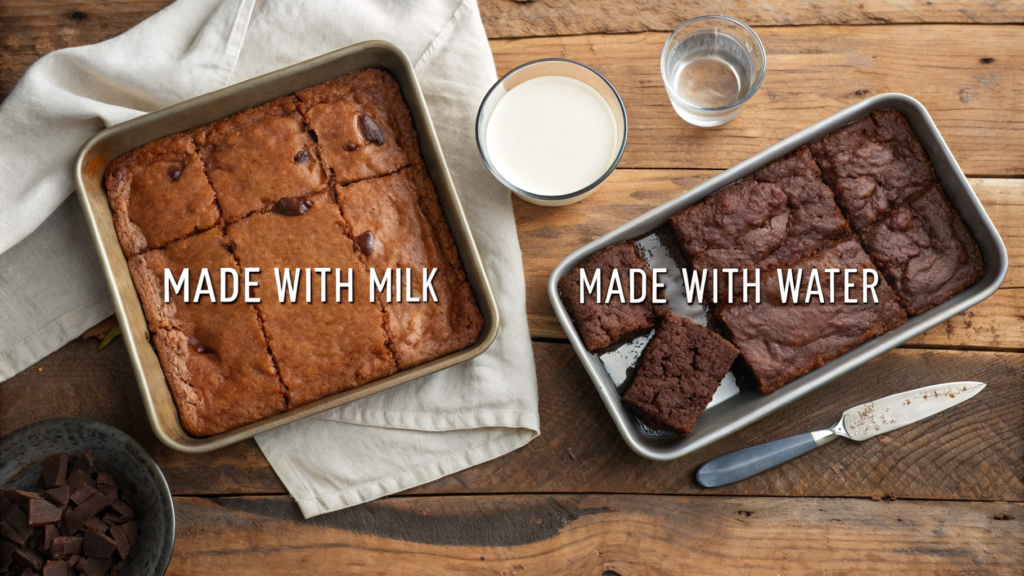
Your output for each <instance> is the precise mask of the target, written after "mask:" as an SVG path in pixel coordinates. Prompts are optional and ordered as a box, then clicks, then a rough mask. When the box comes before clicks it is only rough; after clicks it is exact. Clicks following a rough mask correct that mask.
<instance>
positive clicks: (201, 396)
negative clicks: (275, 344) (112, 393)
mask: <svg viewBox="0 0 1024 576" xmlns="http://www.w3.org/2000/svg"><path fill="white" fill-rule="evenodd" d="M197 263H201V265H202V266H203V267H207V268H209V269H210V271H211V274H212V281H213V284H214V289H215V293H216V294H217V295H218V297H219V295H220V290H219V270H220V268H234V269H235V270H236V271H237V270H238V267H237V266H236V265H235V261H234V259H233V258H232V256H231V253H230V252H229V251H228V249H227V247H226V241H225V239H224V237H223V235H222V233H221V231H220V230H218V229H214V230H208V231H206V232H203V233H201V234H198V235H196V236H192V237H189V238H185V239H183V240H179V241H177V242H173V243H171V244H169V245H168V246H167V247H166V248H163V249H157V250H150V251H149V252H146V253H144V254H141V255H138V256H133V257H132V258H130V259H129V260H128V268H129V270H131V274H132V279H133V280H134V281H135V287H136V289H137V290H138V293H139V298H140V299H141V300H142V307H143V310H145V312H146V319H147V320H148V322H149V329H150V331H151V332H152V333H153V336H152V340H153V345H154V346H155V347H156V351H157V355H158V356H159V358H160V364H161V365H162V366H163V369H164V374H166V376H167V383H168V385H169V386H170V389H171V393H172V395H173V396H174V400H175V403H177V405H178V413H179V415H180V417H181V425H182V427H183V428H184V429H185V431H186V432H188V433H189V434H191V435H193V436H200V437H202V436H212V435H214V434H218V433H220V432H224V431H226V430H231V429H232V428H237V427H238V426H242V425H243V424H248V423H250V422H255V421H256V420H261V419H263V418H267V417H269V416H273V415H274V414H277V413H278V412H281V411H283V410H284V409H285V408H286V404H285V396H284V387H283V386H282V385H281V380H280V379H279V378H278V376H277V371H276V369H275V367H274V363H273V361H272V360H271V357H270V354H269V353H268V352H267V341H266V340H265V339H264V337H263V332H262V331H261V330H260V325H259V320H258V318H257V312H256V309H255V308H254V307H253V306H252V305H251V304H246V303H244V302H243V301H242V299H241V297H239V299H238V300H236V301H235V302H234V303H229V304H226V303H222V302H217V303H216V304H214V303H211V301H210V299H209V298H206V297H203V298H202V299H201V301H200V302H198V303H189V304H185V303H184V301H183V300H182V296H181V295H179V294H171V297H170V300H171V301H170V302H169V303H167V304H165V303H164V297H163V296H164V293H163V288H164V269H165V268H168V269H170V270H171V271H172V273H173V274H174V276H175V278H177V277H179V276H180V274H181V270H182V269H183V268H189V267H190V268H191V270H190V272H191V273H192V274H193V275H197V274H198V273H199V270H198V268H197V266H196V265H197ZM196 279H197V276H193V277H192V282H191V284H192V288H194V286H195V282H196ZM190 296H191V295H190Z"/></svg>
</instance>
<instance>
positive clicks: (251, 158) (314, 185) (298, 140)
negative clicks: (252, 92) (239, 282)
mask: <svg viewBox="0 0 1024 576" xmlns="http://www.w3.org/2000/svg"><path fill="white" fill-rule="evenodd" d="M298 104H299V101H298V100H297V99H296V98H295V97H294V96H285V97H284V98H279V99H277V100H274V101H273V102H268V103H267V104H264V105H262V106H258V107H256V108H249V109H248V110H243V111H241V112H239V113H237V114H235V115H233V116H228V117H227V118H224V119H223V120H218V121H217V122H214V123H213V124H208V125H206V126H203V127H201V128H197V129H196V130H195V131H194V132H193V135H194V137H195V140H196V145H197V146H198V149H199V155H200V156H201V157H202V158H203V162H204V163H205V165H206V173H207V174H208V175H209V177H210V182H211V183H212V184H213V189H214V191H215V192H216V194H217V201H218V202H219V203H220V207H221V210H223V212H224V219H225V221H227V222H234V221H236V220H238V219H239V218H242V217H244V216H246V215H247V214H251V213H252V212H256V211H259V210H261V209H265V208H267V207H269V206H272V205H273V204H274V203H275V202H277V201H278V200H281V199H282V198H296V197H302V196H308V195H310V194H314V193H316V192H320V191H322V190H323V189H324V187H325V186H326V185H327V176H326V173H325V172H324V170H323V168H321V166H320V162H319V160H318V159H317V154H316V150H315V143H314V142H313V139H312V138H311V137H310V136H309V134H307V133H306V128H305V124H304V123H303V120H302V115H301V114H299V112H298Z"/></svg>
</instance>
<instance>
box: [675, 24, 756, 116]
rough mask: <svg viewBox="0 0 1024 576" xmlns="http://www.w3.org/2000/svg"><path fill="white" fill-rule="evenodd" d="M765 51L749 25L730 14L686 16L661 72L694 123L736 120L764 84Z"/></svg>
mask: <svg viewBox="0 0 1024 576" xmlns="http://www.w3.org/2000/svg"><path fill="white" fill-rule="evenodd" d="M764 73H765V54H764V46H763V45H762V44H761V39H760V38H758V37H757V34H754V31H753V30H751V29H750V27H749V26H747V25H746V24H744V23H743V22H740V21H739V20H737V19H735V18H730V17H728V16H701V17H699V18H694V19H693V20H687V21H686V22H683V23H682V24H681V25H680V26H679V27H678V28H676V29H675V31H673V32H672V35H671V36H669V37H668V40H667V41H666V42H665V48H664V49H663V50H662V51H661V78H662V80H664V82H665V89H666V90H667V91H668V97H669V99H670V100H671V101H672V107H673V108H675V110H676V113H677V114H679V116H680V117H682V119H683V120H686V121H687V122H689V123H690V124H694V125H696V126H719V125H721V124H725V123H726V122H728V121H729V120H732V119H733V118H735V117H736V115H737V114H739V112H740V110H742V109H743V104H745V103H746V101H747V100H749V99H750V97H751V96H753V95H754V93H755V92H757V89H758V88H760V87H761V82H762V81H763V80H764Z"/></svg>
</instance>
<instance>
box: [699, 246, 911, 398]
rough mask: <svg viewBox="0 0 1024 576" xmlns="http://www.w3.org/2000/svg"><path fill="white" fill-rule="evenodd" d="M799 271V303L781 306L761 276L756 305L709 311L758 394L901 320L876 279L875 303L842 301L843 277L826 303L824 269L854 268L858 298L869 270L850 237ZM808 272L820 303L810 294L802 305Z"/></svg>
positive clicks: (775, 287) (773, 284)
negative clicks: (814, 273)
mask: <svg viewBox="0 0 1024 576" xmlns="http://www.w3.org/2000/svg"><path fill="white" fill-rule="evenodd" d="M790 268H792V269H793V274H794V277H795V275H796V270H797V269H800V270H803V278H802V281H801V284H802V287H803V288H804V289H801V292H800V303H799V304H794V303H793V302H792V300H790V301H789V303H787V304H783V303H782V298H781V291H780V287H779V280H778V274H777V273H774V274H765V275H762V277H761V303H760V304H754V303H749V304H731V305H727V306H722V307H720V308H718V309H717V310H715V317H716V318H717V320H718V321H719V322H720V323H721V325H722V327H723V329H724V331H725V335H726V338H728V339H729V341H730V342H732V343H733V344H734V345H735V346H736V347H737V348H739V350H740V354H741V355H742V356H743V360H744V361H745V362H746V364H747V366H748V367H749V368H750V372H751V373H752V375H753V376H754V378H755V380H756V381H757V385H758V389H759V390H760V391H761V393H763V394H768V393H770V392H774V391H775V390H777V389H779V388H780V387H782V386H783V385H784V384H787V383H788V382H790V381H791V380H793V379H794V378H796V377H798V376H801V375H803V374H806V373H807V372H810V371H811V370H813V369H814V368H817V367H819V366H821V365H823V364H825V363H826V362H828V361H829V360H831V359H833V358H835V357H836V356H839V355H840V354H842V353H843V352H846V351H848V350H850V349H852V348H853V347H854V346H856V345H858V344H860V343H862V342H864V341H866V340H868V339H870V338H873V337H874V336H877V335H879V334H881V333H883V332H886V331H889V330H892V329H893V328H896V327H897V326H900V325H902V324H903V323H904V322H906V321H907V314H906V312H904V311H903V308H901V307H900V305H899V304H898V303H897V302H896V297H895V296H894V295H893V293H892V290H891V289H890V288H889V285H888V284H887V283H886V282H885V278H884V277H881V276H879V279H878V285H877V286H876V287H875V293H876V294H877V296H878V304H875V303H874V302H873V301H872V300H871V299H870V296H869V301H868V303H858V304H844V303H843V289H842V288H843V287H842V284H843V277H842V273H840V274H839V275H838V277H837V279H836V292H837V293H836V298H835V303H831V304H830V303H829V297H828V284H829V277H828V275H827V274H825V272H824V271H825V270H826V269H830V268H838V269H840V270H843V269H847V268H856V269H857V274H855V275H851V277H850V280H851V281H852V282H854V284H855V287H854V288H853V289H852V290H851V291H850V296H851V297H852V298H857V299H858V301H859V300H860V298H861V296H862V280H863V273H862V271H863V270H864V269H865V268H872V269H873V268H874V267H873V266H872V264H871V260H870V259H869V258H868V255H867V254H865V253H864V249H863V248H861V246H860V244H858V243H857V241H856V239H854V238H852V237H845V238H841V239H839V240H836V241H834V242H832V243H831V244H829V245H827V246H826V247H825V248H822V249H821V251H819V252H818V253H816V254H814V255H813V256H809V257H807V258H804V259H803V260H800V261H798V262H796V263H794V264H792V265H790ZM811 269H817V270H818V274H819V275H820V276H821V279H822V281H821V285H822V288H823V289H824V291H825V298H824V302H820V301H819V299H818V298H817V297H816V296H815V297H813V298H812V299H811V301H810V302H809V303H805V288H806V286H807V283H808V277H809V274H810V270H811Z"/></svg>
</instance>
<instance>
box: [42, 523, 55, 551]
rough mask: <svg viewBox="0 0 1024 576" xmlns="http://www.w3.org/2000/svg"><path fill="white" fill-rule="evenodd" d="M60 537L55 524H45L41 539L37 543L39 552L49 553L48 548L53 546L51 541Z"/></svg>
mask: <svg viewBox="0 0 1024 576" xmlns="http://www.w3.org/2000/svg"><path fill="white" fill-rule="evenodd" d="M59 536H60V530H57V525H56V524H47V525H46V526H43V539H42V540H41V541H40V542H39V551H40V552H49V551H50V547H51V546H53V539H54V538H57V537H59Z"/></svg>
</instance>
